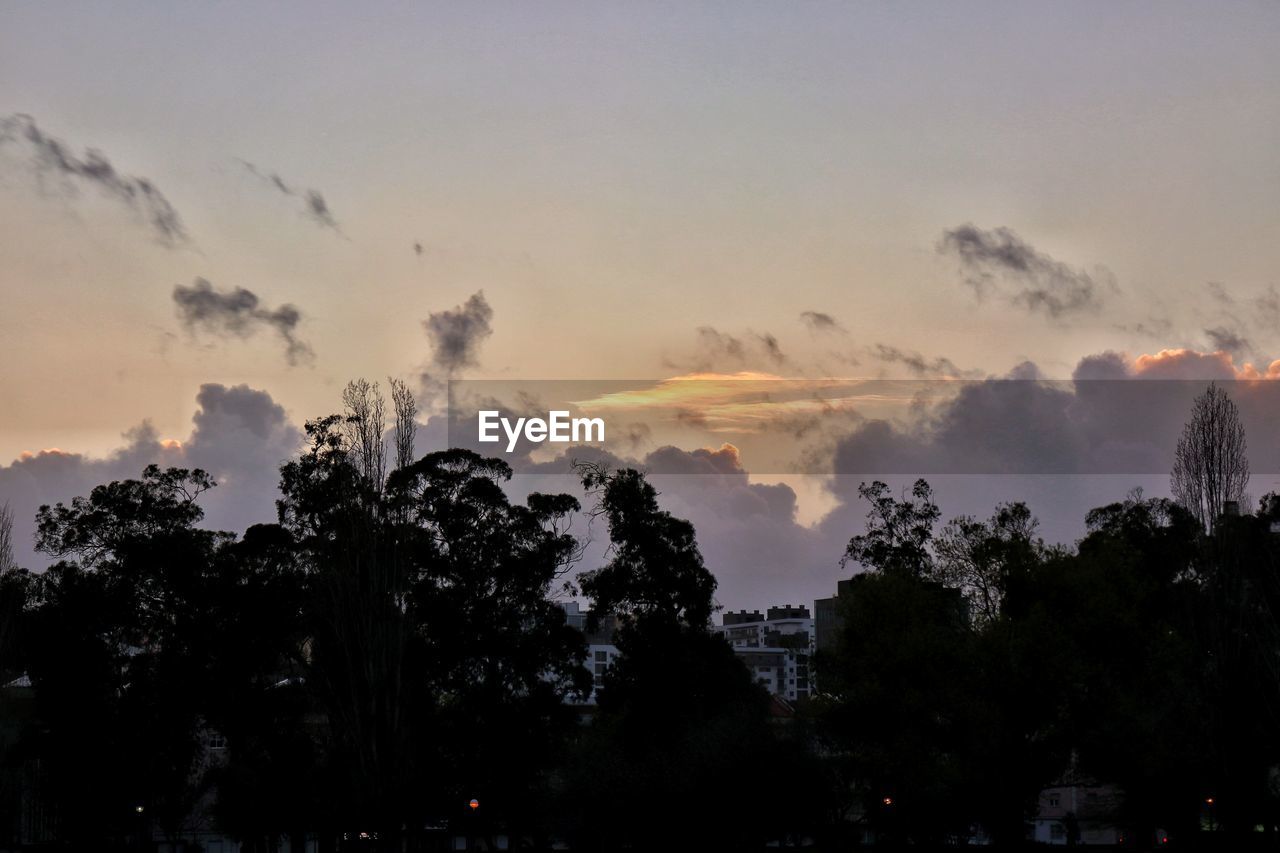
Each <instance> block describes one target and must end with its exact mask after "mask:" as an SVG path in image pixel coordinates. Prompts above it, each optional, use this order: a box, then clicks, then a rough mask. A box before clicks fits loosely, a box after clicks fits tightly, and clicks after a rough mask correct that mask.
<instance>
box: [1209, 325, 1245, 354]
mask: <svg viewBox="0 0 1280 853" xmlns="http://www.w3.org/2000/svg"><path fill="white" fill-rule="evenodd" d="M1204 333H1205V336H1206V337H1207V338H1208V339H1209V343H1210V344H1211V345H1212V346H1213V348H1214V349H1215V350H1219V351H1221V352H1227V353H1231V354H1232V355H1240V354H1242V353H1244V352H1247V351H1249V350H1251V349H1252V348H1253V345H1252V344H1250V343H1249V339H1248V338H1246V337H1245V336H1244V335H1243V334H1242V333H1240V332H1239V331H1237V330H1235V329H1230V328H1227V327H1226V326H1215V327H1213V328H1211V329H1205V330H1204Z"/></svg>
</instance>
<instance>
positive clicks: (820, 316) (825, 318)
mask: <svg viewBox="0 0 1280 853" xmlns="http://www.w3.org/2000/svg"><path fill="white" fill-rule="evenodd" d="M800 322H802V323H804V324H805V325H806V326H808V327H809V331H811V332H813V333H814V334H818V333H822V332H829V333H833V334H839V335H847V334H849V330H848V329H846V328H845V327H844V326H842V325H841V324H840V321H839V320H837V319H836V318H835V317H832V316H831V315H830V314H826V313H824V312H822V311H801V312H800Z"/></svg>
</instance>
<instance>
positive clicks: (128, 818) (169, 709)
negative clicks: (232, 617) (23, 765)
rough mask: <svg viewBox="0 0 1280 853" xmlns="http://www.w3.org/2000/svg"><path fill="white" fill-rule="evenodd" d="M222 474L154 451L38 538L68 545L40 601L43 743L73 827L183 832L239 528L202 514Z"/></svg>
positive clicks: (91, 843) (36, 656)
mask: <svg viewBox="0 0 1280 853" xmlns="http://www.w3.org/2000/svg"><path fill="white" fill-rule="evenodd" d="M212 486H213V481H212V480H211V479H210V478H209V477H208V475H207V474H205V473H204V472H202V471H199V470H196V471H188V470H185V469H176V468H170V469H167V470H163V471H162V470H160V469H159V468H158V467H156V466H154V465H153V466H149V467H148V468H147V469H146V471H145V472H144V474H143V476H142V478H141V479H140V480H123V481H118V482H114V483H110V484H108V485H104V486H99V487H97V488H95V489H94V490H93V491H92V493H91V494H90V495H89V496H88V497H87V498H86V497H77V498H75V499H74V500H73V501H72V502H71V504H70V505H64V504H58V505H56V506H54V507H48V506H45V507H41V508H40V512H39V515H38V518H37V525H38V538H37V548H38V549H39V550H41V551H43V552H44V553H47V554H50V555H52V556H55V557H59V558H61V559H60V561H59V562H58V563H56V564H54V565H53V566H52V567H50V568H49V569H48V570H47V571H46V572H45V573H44V574H42V575H40V576H39V579H38V582H37V583H36V585H35V588H34V591H33V596H32V601H31V602H30V605H29V606H30V607H31V608H32V612H31V615H30V636H29V637H28V642H27V651H28V654H27V664H28V666H29V668H30V673H31V679H32V681H33V683H34V685H35V686H36V688H37V709H38V714H39V719H40V725H39V727H38V729H37V731H36V732H35V733H34V736H35V737H36V738H37V743H35V744H34V745H33V748H34V749H36V750H37V754H38V755H40V757H41V758H42V759H43V760H44V761H45V762H46V764H47V767H48V770H49V779H50V785H51V791H52V794H53V796H54V798H55V800H56V803H57V807H58V814H59V817H60V826H61V830H62V832H63V833H64V836H65V838H66V839H67V840H69V841H72V842H73V843H76V844H80V845H84V846H85V847H86V848H87V849H99V848H100V847H101V846H106V845H105V844H104V840H106V839H113V838H114V839H115V840H116V843H122V839H124V838H125V837H126V836H128V835H129V834H130V833H136V832H138V831H139V830H140V827H146V826H150V825H152V824H153V823H154V825H155V826H157V827H159V828H160V829H161V830H162V831H163V832H164V833H165V834H166V835H167V836H169V837H170V838H176V837H178V835H179V834H180V830H181V826H182V824H183V821H184V820H185V819H186V817H187V816H188V815H189V814H190V813H191V811H192V809H193V807H194V805H195V802H196V799H197V797H198V794H199V791H198V790H197V789H196V787H195V784H196V780H197V774H196V772H195V771H196V769H197V766H198V764H199V762H200V761H201V758H202V755H203V747H202V744H201V739H200V734H201V731H202V728H203V715H202V711H203V700H204V698H205V679H206V676H207V674H208V670H209V664H210V661H211V659H212V656H213V654H214V650H213V649H212V648H211V647H210V645H209V643H210V641H211V639H212V632H211V630H210V627H209V623H208V621H207V615H208V612H209V611H208V606H209V600H210V596H209V594H208V586H207V581H208V577H209V573H210V570H211V566H212V564H213V562H214V560H215V555H216V553H217V551H218V550H219V548H220V547H222V545H223V544H225V542H226V541H228V539H229V537H228V536H227V535H226V534H219V533H214V532H211V531H207V530H202V529H199V528H198V527H196V524H197V523H198V522H199V520H200V518H201V515H202V512H201V510H200V507H199V505H198V504H197V502H196V500H197V498H198V497H199V495H200V494H201V493H202V492H204V491H205V490H207V489H209V488H210V487H212ZM138 809H142V810H143V811H142V812H141V813H139V812H138V811H137V810H138ZM140 815H141V817H140Z"/></svg>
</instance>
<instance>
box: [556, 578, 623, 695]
mask: <svg viewBox="0 0 1280 853" xmlns="http://www.w3.org/2000/svg"><path fill="white" fill-rule="evenodd" d="M560 606H561V607H562V608H564V615H565V622H566V623H567V624H568V625H570V626H572V627H574V628H577V629H578V630H579V631H581V632H582V633H584V634H586V635H587V669H589V670H591V679H592V683H591V695H589V696H588V697H587V698H586V704H588V705H594V704H596V691H597V690H599V689H600V685H601V684H602V683H603V681H604V675H605V673H606V672H608V671H609V668H610V667H611V666H613V664H614V661H616V660H617V659H618V647H617V646H616V645H614V643H613V630H614V620H613V617H606V618H605V619H602V620H601V622H600V625H599V626H598V627H597V628H596V630H595V631H588V630H587V616H588V614H587V612H586V611H584V610H582V608H581V606H580V605H579V604H578V602H576V601H562V602H560Z"/></svg>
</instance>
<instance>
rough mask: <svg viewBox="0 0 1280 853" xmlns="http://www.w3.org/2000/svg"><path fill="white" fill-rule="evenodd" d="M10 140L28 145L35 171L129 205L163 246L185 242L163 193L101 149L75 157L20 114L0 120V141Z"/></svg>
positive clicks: (178, 218)
mask: <svg viewBox="0 0 1280 853" xmlns="http://www.w3.org/2000/svg"><path fill="white" fill-rule="evenodd" d="M10 141H18V142H25V143H26V144H27V145H28V146H29V147H30V148H31V150H32V153H33V155H34V158H33V164H34V166H35V168H36V169H37V170H38V171H40V172H42V173H52V174H55V175H57V176H59V177H61V178H63V179H64V180H67V181H70V182H72V183H80V184H86V185H91V186H94V187H97V188H98V189H99V190H101V191H102V192H104V193H105V194H106V195H108V196H110V197H111V198H114V199H115V200H116V201H118V202H120V203H122V204H124V205H126V206H127V207H129V208H130V209H131V210H133V211H134V212H135V213H136V214H138V215H140V216H141V217H142V218H144V219H145V220H146V222H147V225H148V226H149V227H150V228H151V230H152V231H153V232H154V233H155V236H156V239H157V240H158V241H159V242H160V243H162V244H163V245H165V246H168V247H170V248H172V247H175V246H179V245H183V244H186V243H188V242H189V237H188V235H187V231H186V227H185V226H184V225H183V224H182V217H181V216H179V215H178V211H177V210H176V209H174V207H173V205H172V204H171V203H170V202H169V199H168V198H166V197H165V195H164V193H162V192H160V190H159V189H158V188H157V187H156V186H155V184H153V183H152V182H151V181H150V180H148V179H147V178H140V177H136V176H133V175H124V174H121V173H120V172H119V171H117V169H116V167H115V166H114V165H112V163H111V161H110V160H108V159H107V157H106V155H104V154H103V153H102V152H101V151H98V150H96V149H93V148H89V149H86V151H85V153H84V156H83V157H79V156H77V155H76V154H74V153H72V152H71V150H70V149H69V148H68V147H67V145H66V144H65V143H63V142H62V141H61V140H58V139H55V138H54V137H51V136H49V135H47V134H46V133H45V132H44V131H43V130H41V129H40V127H39V126H38V125H37V124H36V121H35V119H34V118H32V117H31V116H29V115H24V114H22V113H17V114H14V115H11V116H8V117H7V118H4V119H0V144H3V143H5V142H10Z"/></svg>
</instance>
